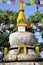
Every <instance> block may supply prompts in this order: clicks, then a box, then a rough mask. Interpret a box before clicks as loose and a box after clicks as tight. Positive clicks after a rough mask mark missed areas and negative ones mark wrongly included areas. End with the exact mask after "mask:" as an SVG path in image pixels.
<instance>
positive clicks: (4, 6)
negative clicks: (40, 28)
mask: <svg viewBox="0 0 43 65" xmlns="http://www.w3.org/2000/svg"><path fill="white" fill-rule="evenodd" d="M0 9H2V10H3V9H5V10H6V9H7V10H13V11H18V10H19V6H16V5H11V4H5V3H4V4H3V3H0ZM35 11H37V9H36V6H35V5H29V6H24V14H25V16H26V18H28V17H29V15H32V14H34V12H35ZM39 11H40V12H43V6H42V7H39Z"/></svg>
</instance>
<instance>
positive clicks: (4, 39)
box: [0, 32, 9, 47]
mask: <svg viewBox="0 0 43 65" xmlns="http://www.w3.org/2000/svg"><path fill="white" fill-rule="evenodd" d="M8 38H9V35H6V34H3V33H1V32H0V47H1V46H3V47H4V46H8Z"/></svg>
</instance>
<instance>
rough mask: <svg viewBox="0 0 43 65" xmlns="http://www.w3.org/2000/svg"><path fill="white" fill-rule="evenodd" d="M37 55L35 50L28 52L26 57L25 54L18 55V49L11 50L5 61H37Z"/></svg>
mask: <svg viewBox="0 0 43 65" xmlns="http://www.w3.org/2000/svg"><path fill="white" fill-rule="evenodd" d="M38 56H39V55H37V54H36V53H35V51H34V50H30V49H29V50H28V53H27V55H24V53H20V54H19V55H18V52H17V49H16V50H10V51H9V53H8V54H7V55H6V56H5V57H4V59H3V60H4V61H16V60H17V61H23V60H24V61H26V60H37V59H38V58H39V57H38Z"/></svg>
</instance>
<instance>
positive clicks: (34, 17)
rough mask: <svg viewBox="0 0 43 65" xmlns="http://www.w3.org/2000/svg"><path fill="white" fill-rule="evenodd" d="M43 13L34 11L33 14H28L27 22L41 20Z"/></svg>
mask: <svg viewBox="0 0 43 65" xmlns="http://www.w3.org/2000/svg"><path fill="white" fill-rule="evenodd" d="M42 16H43V14H41V13H40V12H39V11H36V12H35V13H34V15H31V16H29V18H28V19H27V23H38V22H41V18H42Z"/></svg>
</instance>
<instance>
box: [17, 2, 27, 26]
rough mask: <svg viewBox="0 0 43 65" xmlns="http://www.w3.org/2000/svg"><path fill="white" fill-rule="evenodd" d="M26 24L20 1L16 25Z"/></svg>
mask: <svg viewBox="0 0 43 65" xmlns="http://www.w3.org/2000/svg"><path fill="white" fill-rule="evenodd" d="M21 21H22V22H21ZM26 25H27V21H26V18H25V15H24V10H23V2H20V9H19V14H18V18H17V26H26Z"/></svg>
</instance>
